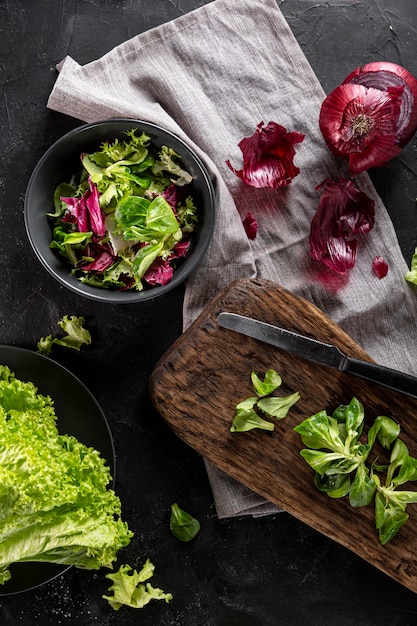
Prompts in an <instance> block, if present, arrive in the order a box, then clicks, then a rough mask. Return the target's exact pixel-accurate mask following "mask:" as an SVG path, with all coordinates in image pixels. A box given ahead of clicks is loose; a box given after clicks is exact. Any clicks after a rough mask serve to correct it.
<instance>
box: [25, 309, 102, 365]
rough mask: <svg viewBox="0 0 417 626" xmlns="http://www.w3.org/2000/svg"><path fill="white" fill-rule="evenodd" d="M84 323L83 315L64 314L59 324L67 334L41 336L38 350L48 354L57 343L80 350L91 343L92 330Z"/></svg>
mask: <svg viewBox="0 0 417 626" xmlns="http://www.w3.org/2000/svg"><path fill="white" fill-rule="evenodd" d="M83 324H84V318H83V317H77V316H76V315H71V316H69V315H64V317H62V318H61V319H60V320H58V325H59V326H60V327H61V328H62V330H63V331H64V332H65V333H66V335H64V336H63V337H52V335H47V336H46V337H41V339H40V340H39V341H38V345H37V352H39V353H40V354H45V355H46V356H48V355H49V354H50V352H51V350H52V347H53V346H54V345H55V344H56V345H59V346H63V347H64V348H72V349H73V350H80V349H81V346H83V345H89V344H91V335H90V332H89V331H88V330H87V329H86V328H84V326H83Z"/></svg>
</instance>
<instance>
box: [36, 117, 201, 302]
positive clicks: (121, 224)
mask: <svg viewBox="0 0 417 626" xmlns="http://www.w3.org/2000/svg"><path fill="white" fill-rule="evenodd" d="M80 170H81V173H74V179H73V181H70V182H71V184H69V183H68V182H62V183H60V184H59V185H58V187H57V188H56V190H55V193H54V211H53V212H51V213H48V216H49V218H50V219H51V220H52V223H53V238H52V241H51V244H50V247H51V248H52V249H54V250H57V252H58V253H59V254H60V255H62V256H63V257H65V259H66V260H67V261H68V263H69V264H70V266H72V270H71V272H72V273H73V274H74V275H75V276H77V277H78V279H79V280H80V281H81V282H83V283H88V284H91V285H95V286H98V287H102V288H105V289H113V290H129V289H132V290H137V291H142V290H143V289H145V288H149V287H151V286H152V285H165V284H167V283H168V282H169V281H170V280H171V279H172V277H173V274H174V269H175V267H176V264H177V263H180V262H181V260H182V259H184V258H185V257H186V256H187V255H188V253H189V251H190V247H191V246H192V240H193V236H194V232H195V229H196V226H197V224H198V220H199V215H198V209H197V208H196V206H195V205H194V200H193V196H192V193H191V187H190V185H191V183H192V180H193V178H192V176H191V174H189V173H188V172H187V171H185V170H184V168H183V166H182V162H181V158H180V156H179V155H178V154H177V153H176V152H175V151H174V150H173V149H172V148H170V147H168V146H162V147H161V148H160V149H159V148H158V149H157V148H156V147H154V146H153V145H152V143H151V137H150V136H148V135H146V134H145V133H142V134H140V135H139V134H137V130H136V129H132V130H131V131H128V132H127V133H126V139H125V140H123V141H119V140H115V141H113V142H112V143H109V142H105V143H103V144H102V145H101V146H100V150H98V151H97V152H94V153H92V154H81V155H80Z"/></svg>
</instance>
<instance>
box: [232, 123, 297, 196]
mask: <svg viewBox="0 0 417 626" xmlns="http://www.w3.org/2000/svg"><path fill="white" fill-rule="evenodd" d="M304 137H305V135H304V134H303V133H299V132H297V131H292V132H287V130H286V128H284V126H281V125H280V124H277V123H276V122H273V121H271V122H268V124H267V125H266V126H264V122H260V123H259V124H258V125H257V127H256V130H255V132H254V134H253V135H252V136H251V137H244V138H243V139H242V140H241V141H240V142H239V144H238V146H239V148H240V149H241V152H242V156H243V168H242V169H241V170H237V169H235V168H234V167H233V166H232V165H231V163H230V161H229V160H227V161H226V165H227V166H228V168H229V169H230V170H231V171H232V172H233V173H234V174H236V176H237V177H238V178H240V180H242V181H243V182H244V183H245V184H246V185H250V186H251V187H258V188H263V187H272V188H274V189H278V188H279V187H286V186H287V185H289V184H290V182H291V181H292V180H293V178H295V177H296V176H297V175H298V174H299V173H300V168H299V167H297V166H296V165H295V164H294V157H295V153H296V152H295V148H294V145H295V144H298V143H301V142H302V141H303V140H304Z"/></svg>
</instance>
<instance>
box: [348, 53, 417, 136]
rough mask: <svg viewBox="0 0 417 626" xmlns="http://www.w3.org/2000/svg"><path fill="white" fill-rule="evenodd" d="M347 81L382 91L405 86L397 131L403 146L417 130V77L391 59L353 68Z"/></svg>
mask: <svg viewBox="0 0 417 626" xmlns="http://www.w3.org/2000/svg"><path fill="white" fill-rule="evenodd" d="M346 83H353V84H355V85H363V86H364V87H368V88H369V87H373V88H374V89H379V90H381V91H386V90H388V89H389V88H391V87H402V88H403V93H402V96H401V109H400V113H399V116H398V120H397V132H396V143H398V145H399V146H400V147H401V148H403V147H404V146H405V145H406V144H407V143H408V142H409V141H410V139H411V138H412V137H413V135H414V134H415V132H416V130H417V79H416V78H415V77H414V76H413V75H412V74H411V73H410V72H409V71H408V70H406V69H405V68H404V67H401V65H397V64H396V63H390V62H389V61H374V62H373V63H367V64H366V65H362V66H361V67H357V68H356V69H355V70H353V72H351V73H350V74H349V75H348V76H346V78H345V79H344V81H343V83H342V84H346Z"/></svg>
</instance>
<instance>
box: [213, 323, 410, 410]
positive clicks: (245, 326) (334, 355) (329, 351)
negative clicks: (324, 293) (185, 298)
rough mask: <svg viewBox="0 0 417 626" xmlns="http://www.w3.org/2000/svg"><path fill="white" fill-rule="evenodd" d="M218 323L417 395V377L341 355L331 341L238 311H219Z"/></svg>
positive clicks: (322, 362)
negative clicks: (287, 328)
mask: <svg viewBox="0 0 417 626" xmlns="http://www.w3.org/2000/svg"><path fill="white" fill-rule="evenodd" d="M217 322H218V323H219V325H220V326H222V327H223V328H228V329H230V330H234V331H236V332H238V333H241V334H243V335H246V336H248V337H253V338H254V339H258V340H259V341H263V342H265V343H268V344H270V345H272V346H276V347H277V348H281V349H282V350H286V351H287V352H291V353H292V354H296V355H297V356H299V357H302V358H304V359H308V360H310V361H315V362H316V363H320V364H321V365H327V366H328V367H332V368H334V369H337V370H339V371H341V372H346V373H347V374H352V375H354V376H359V377H360V378H365V379H366V380H370V381H372V382H374V383H378V384H379V385H383V386H384V387H388V388H389V389H393V390H394V391H400V392H401V393H404V394H406V395H408V396H411V397H412V398H417V378H416V377H415V376H410V375H409V374H404V373H403V372H399V371H398V370H394V369H391V368H389V367H384V366H383V365H377V364H376V363H368V362H367V361H361V360H359V359H354V358H352V357H349V356H347V355H346V354H343V352H342V351H341V350H339V348H337V347H336V346H333V345H331V344H327V343H322V342H321V341H318V340H317V339H312V338H311V337H305V336H304V335H299V334H298V333H294V332H292V331H289V330H286V329H284V328H279V327H278V326H272V325H271V324H266V323H265V322H261V321H260V320H256V319H252V318H250V317H245V316H244V315H238V314H237V313H228V312H222V313H219V315H218V316H217Z"/></svg>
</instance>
